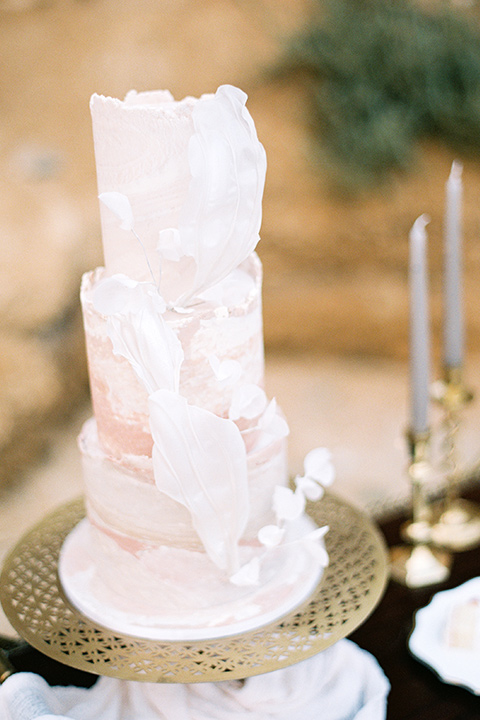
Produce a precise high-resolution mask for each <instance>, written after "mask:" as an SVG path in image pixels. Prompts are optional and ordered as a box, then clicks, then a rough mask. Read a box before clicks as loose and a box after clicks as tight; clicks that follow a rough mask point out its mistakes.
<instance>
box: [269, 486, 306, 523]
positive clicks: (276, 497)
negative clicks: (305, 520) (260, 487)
mask: <svg viewBox="0 0 480 720" xmlns="http://www.w3.org/2000/svg"><path fill="white" fill-rule="evenodd" d="M273 510H274V512H275V515H276V517H277V520H279V521H280V522H282V520H283V521H287V522H291V521H292V520H296V519H297V518H299V517H300V515H301V514H302V513H303V511H304V510H305V495H304V494H303V493H302V492H299V491H298V490H297V491H295V492H293V490H291V489H290V488H287V487H283V486H282V485H277V486H276V488H275V492H274V494H273Z"/></svg>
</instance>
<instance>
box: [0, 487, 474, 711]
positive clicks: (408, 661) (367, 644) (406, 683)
mask: <svg viewBox="0 0 480 720" xmlns="http://www.w3.org/2000/svg"><path fill="white" fill-rule="evenodd" d="M466 496H467V497H469V498H470V499H473V500H476V501H477V502H480V485H478V486H477V487H475V488H474V489H472V490H471V491H470V492H469V493H467V494H466ZM402 521H403V518H400V517H397V518H393V519H391V520H389V521H386V522H384V523H382V525H381V529H382V531H383V532H384V534H385V537H386V540H387V543H388V544H389V545H395V544H398V543H399V542H400V538H399V527H400V524H401V522H402ZM478 575H480V548H477V549H475V550H470V551H467V552H462V553H457V554H456V555H455V557H454V563H453V568H452V574H451V576H450V578H449V579H448V581H447V582H445V583H443V584H442V585H436V586H434V587H430V588H426V589H421V590H411V589H407V588H405V587H403V586H402V585H399V584H397V583H395V582H393V581H390V583H389V584H388V586H387V589H386V592H385V595H384V597H383V599H382V600H381V602H380V603H379V605H378V606H377V608H376V609H375V611H374V612H373V613H372V615H371V616H370V617H369V618H368V619H367V621H366V622H365V623H364V624H363V625H362V626H361V627H360V628H358V629H357V630H356V631H355V632H354V633H353V634H352V635H351V636H350V639H351V640H353V641H354V642H355V643H357V644H358V645H359V646H360V647H362V648H364V649H366V650H368V651H369V652H371V653H372V654H373V655H374V656H375V657H376V658H377V660H378V662H379V664H380V665H381V667H382V668H383V671H384V672H385V674H386V676H387V677H388V679H389V681H390V683H391V691H390V695H389V699H388V709H387V720H407V719H408V720H434V719H435V720H467V719H468V720H477V718H478V720H480V697H478V696H475V695H473V694H472V693H470V692H469V691H468V690H466V689H464V688H460V687H455V686H452V685H448V684H446V683H443V682H442V681H441V680H440V679H439V678H438V677H437V676H436V675H435V673H434V672H433V671H432V670H431V669H430V668H428V667H426V666H424V665H423V664H422V663H420V662H419V661H418V660H416V659H415V658H414V657H413V656H412V655H411V654H410V652H409V650H408V647H407V641H408V637H409V635H410V633H411V630H412V625H413V616H414V613H415V611H416V610H417V609H419V608H421V607H424V606H425V605H427V604H428V603H429V602H430V599H431V598H432V596H433V595H434V594H435V593H436V592H438V591H439V590H446V589H448V588H453V587H456V586H458V585H461V584H462V583H463V582H465V581H466V580H469V579H470V578H472V577H476V576H478ZM0 644H2V643H0ZM3 645H4V647H5V648H6V649H7V654H8V656H9V658H10V660H11V661H12V663H13V664H14V666H15V668H16V669H17V670H18V671H30V672H36V673H39V674H40V675H42V676H43V677H45V679H46V680H47V681H48V682H49V683H50V684H52V685H60V684H61V685H69V684H74V685H80V686H87V687H88V686H90V685H92V684H93V683H94V682H95V680H96V676H95V675H89V674H87V673H84V672H81V671H78V670H75V669H73V668H69V667H66V666H63V665H60V664H59V663H57V662H56V661H54V660H51V659H50V658H47V657H45V656H44V655H42V654H41V653H39V652H38V651H36V650H34V649H33V648H31V647H29V646H27V645H25V644H24V645H21V646H18V647H16V646H15V645H13V644H12V645H11V646H9V643H8V642H7V643H5V642H4V643H3Z"/></svg>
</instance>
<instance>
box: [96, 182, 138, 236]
mask: <svg viewBox="0 0 480 720" xmlns="http://www.w3.org/2000/svg"><path fill="white" fill-rule="evenodd" d="M98 199H99V200H100V201H101V202H102V203H103V204H104V205H106V207H108V208H109V209H110V210H111V211H112V212H113V213H114V215H116V216H117V218H118V219H119V220H120V222H121V225H120V227H121V228H122V229H123V230H132V229H133V223H134V219H133V211H132V206H131V205H130V200H129V199H128V197H127V196H126V195H124V194H123V193H120V192H115V191H113V192H103V193H100V195H99V196H98Z"/></svg>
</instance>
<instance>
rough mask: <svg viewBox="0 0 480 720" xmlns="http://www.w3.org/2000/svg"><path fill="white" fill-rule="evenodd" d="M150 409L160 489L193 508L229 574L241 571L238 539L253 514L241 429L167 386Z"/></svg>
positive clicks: (201, 532) (206, 541)
mask: <svg viewBox="0 0 480 720" xmlns="http://www.w3.org/2000/svg"><path fill="white" fill-rule="evenodd" d="M149 408H150V429H151V432H152V436H153V441H154V446H153V468H154V475H155V482H156V485H157V487H158V489H159V490H160V491H162V492H164V493H165V494H166V495H168V496H169V497H171V498H173V499H174V500H176V501H177V502H179V503H181V504H182V505H184V506H185V507H186V508H188V510H189V511H190V514H191V517H192V522H193V526H194V528H195V530H196V532H197V533H198V536H199V538H200V540H201V541H202V543H203V545H204V547H205V550H206V552H207V554H208V555H209V557H210V559H211V560H212V561H213V562H214V563H215V564H216V565H218V567H220V568H221V569H222V570H225V571H227V572H228V573H229V575H230V574H233V573H235V572H237V570H238V568H239V566H238V541H239V539H240V538H241V537H242V535H243V532H244V530H245V526H246V523H247V520H248V515H249V493H248V477H247V455H246V450H245V444H244V442H243V440H242V436H241V434H240V431H239V430H238V428H237V426H236V425H235V424H234V423H233V422H231V421H230V420H226V419H224V418H220V417H217V416H216V415H215V414H214V413H211V412H209V411H208V410H204V409H203V408H199V407H195V406H192V405H189V404H188V403H187V401H186V400H185V398H183V397H181V396H180V395H178V394H176V393H172V392H169V391H167V390H159V391H158V392H156V393H155V394H153V395H152V396H151V397H150V398H149Z"/></svg>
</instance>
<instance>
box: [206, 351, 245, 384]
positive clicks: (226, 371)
mask: <svg viewBox="0 0 480 720" xmlns="http://www.w3.org/2000/svg"><path fill="white" fill-rule="evenodd" d="M208 361H209V363H210V366H211V368H212V370H213V372H214V373H215V377H216V379H217V381H218V382H221V383H224V384H225V385H234V384H235V383H236V382H237V381H238V380H239V378H240V376H241V374H242V366H241V364H240V363H239V362H238V360H230V359H227V360H222V361H220V360H219V359H218V357H217V356H216V355H210V357H209V358H208Z"/></svg>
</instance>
